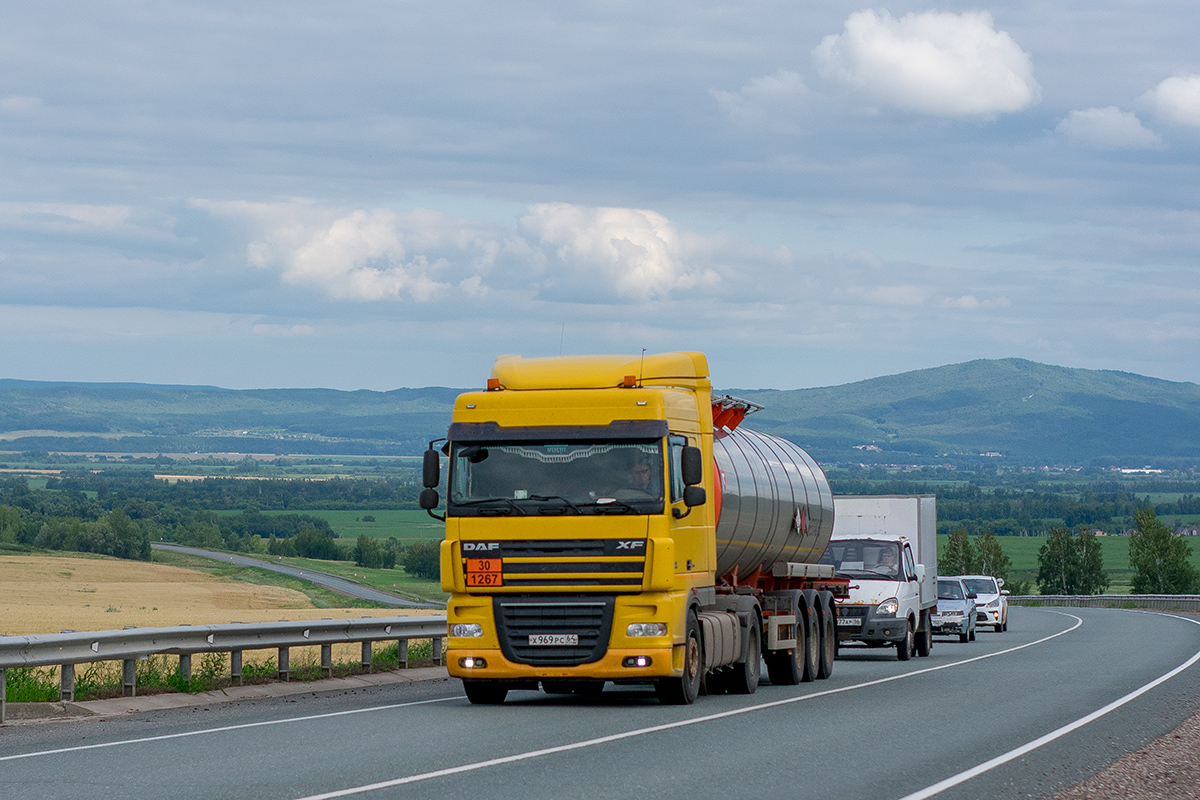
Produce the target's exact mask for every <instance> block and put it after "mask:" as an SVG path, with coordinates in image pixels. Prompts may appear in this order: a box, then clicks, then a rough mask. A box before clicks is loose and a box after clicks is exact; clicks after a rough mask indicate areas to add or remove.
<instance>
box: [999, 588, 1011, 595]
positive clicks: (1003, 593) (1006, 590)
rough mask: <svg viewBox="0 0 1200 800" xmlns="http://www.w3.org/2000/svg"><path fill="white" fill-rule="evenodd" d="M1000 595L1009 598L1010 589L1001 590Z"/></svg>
mask: <svg viewBox="0 0 1200 800" xmlns="http://www.w3.org/2000/svg"><path fill="white" fill-rule="evenodd" d="M1000 594H1002V595H1004V596H1005V597H1008V595H1009V592H1008V589H1001V590H1000Z"/></svg>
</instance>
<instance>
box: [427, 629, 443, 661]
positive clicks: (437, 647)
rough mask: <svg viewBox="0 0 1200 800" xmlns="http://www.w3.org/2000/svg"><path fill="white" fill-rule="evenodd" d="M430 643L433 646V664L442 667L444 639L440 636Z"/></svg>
mask: <svg viewBox="0 0 1200 800" xmlns="http://www.w3.org/2000/svg"><path fill="white" fill-rule="evenodd" d="M429 641H430V644H432V645H433V647H432V650H433V663H434V664H436V665H437V666H439V667H440V666H441V665H442V637H440V636H438V637H436V638H434V639H430V640H429Z"/></svg>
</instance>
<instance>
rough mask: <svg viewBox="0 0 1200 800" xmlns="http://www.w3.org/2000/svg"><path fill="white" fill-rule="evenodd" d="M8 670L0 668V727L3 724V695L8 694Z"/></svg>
mask: <svg viewBox="0 0 1200 800" xmlns="http://www.w3.org/2000/svg"><path fill="white" fill-rule="evenodd" d="M7 680H8V670H6V669H4V667H0V725H3V724H4V695H5V694H7V692H8V684H7V683H5V681H7Z"/></svg>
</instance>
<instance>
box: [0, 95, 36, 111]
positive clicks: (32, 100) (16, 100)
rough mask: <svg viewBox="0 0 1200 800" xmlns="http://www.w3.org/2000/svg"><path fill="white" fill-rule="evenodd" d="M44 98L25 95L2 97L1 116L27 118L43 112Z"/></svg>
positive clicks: (0, 101)
mask: <svg viewBox="0 0 1200 800" xmlns="http://www.w3.org/2000/svg"><path fill="white" fill-rule="evenodd" d="M42 106H43V103H42V98H40V97H32V96H30V95H24V94H10V95H8V96H6V97H0V114H8V115H11V116H25V115H28V114H36V113H37V112H38V111H41V110H42Z"/></svg>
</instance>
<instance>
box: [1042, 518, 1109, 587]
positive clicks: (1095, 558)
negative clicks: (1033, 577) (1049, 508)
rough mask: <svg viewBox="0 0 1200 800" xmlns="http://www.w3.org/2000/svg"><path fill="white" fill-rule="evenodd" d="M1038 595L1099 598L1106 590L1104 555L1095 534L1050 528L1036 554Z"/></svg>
mask: <svg viewBox="0 0 1200 800" xmlns="http://www.w3.org/2000/svg"><path fill="white" fill-rule="evenodd" d="M1037 582H1038V591H1039V592H1041V593H1042V594H1100V593H1101V592H1103V591H1104V590H1105V589H1107V588H1108V575H1107V574H1106V573H1105V572H1104V554H1103V553H1102V552H1101V551H1100V542H1099V541H1097V539H1096V534H1094V533H1092V532H1091V531H1090V530H1088V529H1087V528H1086V527H1085V526H1080V528H1079V532H1078V535H1077V536H1072V535H1071V529H1070V528H1064V527H1056V528H1051V529H1050V532H1049V534H1048V535H1047V537H1046V543H1045V544H1043V545H1042V546H1041V548H1040V549H1039V550H1038V576H1037Z"/></svg>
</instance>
